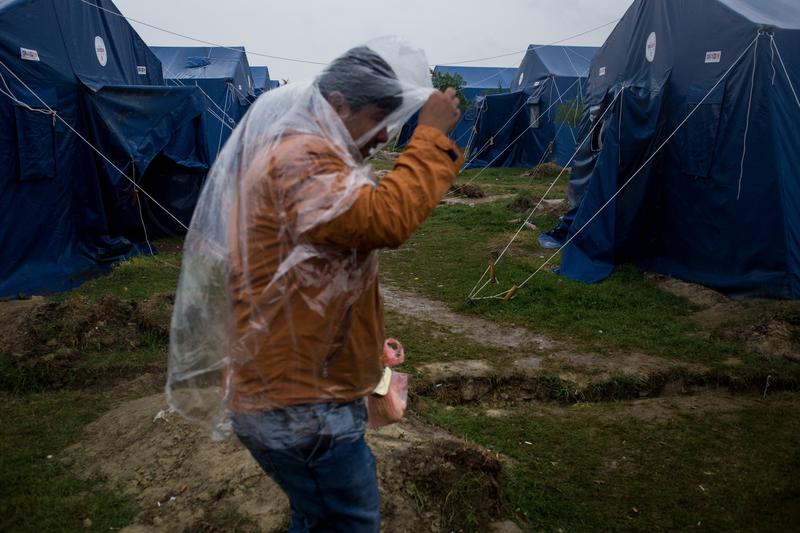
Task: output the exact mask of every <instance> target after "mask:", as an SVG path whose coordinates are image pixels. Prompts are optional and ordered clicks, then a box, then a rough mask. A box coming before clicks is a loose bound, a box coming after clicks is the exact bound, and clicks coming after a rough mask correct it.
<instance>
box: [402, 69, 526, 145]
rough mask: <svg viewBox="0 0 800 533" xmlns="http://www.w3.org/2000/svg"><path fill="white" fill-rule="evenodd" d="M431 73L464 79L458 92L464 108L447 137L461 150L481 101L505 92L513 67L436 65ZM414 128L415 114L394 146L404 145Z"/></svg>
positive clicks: (415, 122) (470, 131)
mask: <svg viewBox="0 0 800 533" xmlns="http://www.w3.org/2000/svg"><path fill="white" fill-rule="evenodd" d="M433 71H434V72H435V73H439V74H451V75H458V76H461V78H462V79H463V80H464V82H465V84H464V85H463V86H462V87H461V92H462V93H463V94H464V97H465V98H466V99H467V101H468V102H469V103H468V107H467V109H465V110H463V112H462V114H461V119H460V120H459V121H458V124H456V127H455V129H454V130H453V131H452V132H451V133H450V138H451V139H453V140H454V141H456V144H458V145H459V146H461V147H462V148H464V147H466V146H467V144H468V143H469V140H470V136H471V134H472V129H473V127H474V126H475V117H476V116H477V112H478V108H479V106H480V102H481V100H482V99H483V98H484V97H485V96H488V95H490V94H499V93H505V92H508V88H509V87H510V86H511V82H512V81H513V78H514V74H515V73H516V72H517V69H515V68H505V67H465V66H450V65H437V66H435V67H434V69H433ZM416 125H417V115H414V116H413V117H412V118H411V120H409V121H408V123H407V124H406V125H405V126H403V130H402V131H401V132H400V138H399V140H398V146H405V145H406V143H407V142H408V141H409V140H410V139H411V135H412V134H413V133H414V128H415V127H416Z"/></svg>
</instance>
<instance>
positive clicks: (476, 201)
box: [441, 194, 516, 206]
mask: <svg viewBox="0 0 800 533" xmlns="http://www.w3.org/2000/svg"><path fill="white" fill-rule="evenodd" d="M515 196H516V194H496V195H494V196H486V197H485V198H459V197H452V196H451V197H448V198H444V199H442V202H441V203H443V204H445V205H469V206H475V205H483V204H492V203H494V202H502V201H503V200H510V199H512V198H514V197H515Z"/></svg>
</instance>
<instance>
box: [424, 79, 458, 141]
mask: <svg viewBox="0 0 800 533" xmlns="http://www.w3.org/2000/svg"><path fill="white" fill-rule="evenodd" d="M458 104H459V100H458V96H457V95H456V90H455V89H453V88H452V87H448V88H447V90H446V91H444V92H438V91H437V92H435V93H433V94H432V95H431V97H430V98H428V101H427V102H425V105H424V106H422V109H420V111H419V124H423V125H425V126H433V127H434V128H437V129H438V130H440V131H441V132H442V133H444V134H445V135H447V134H448V133H450V132H451V131H453V128H455V127H456V124H457V123H458V119H459V118H460V117H461V111H460V110H459V109H458Z"/></svg>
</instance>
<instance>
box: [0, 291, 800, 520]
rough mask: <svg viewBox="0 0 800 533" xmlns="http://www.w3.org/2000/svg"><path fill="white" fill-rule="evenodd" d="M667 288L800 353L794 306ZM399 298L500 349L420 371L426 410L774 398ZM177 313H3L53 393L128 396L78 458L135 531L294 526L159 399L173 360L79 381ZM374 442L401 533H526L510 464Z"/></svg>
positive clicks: (416, 444) (386, 506)
mask: <svg viewBox="0 0 800 533" xmlns="http://www.w3.org/2000/svg"><path fill="white" fill-rule="evenodd" d="M654 280H655V281H656V282H657V283H659V285H660V286H662V287H663V288H664V289H665V290H668V291H670V292H673V293H675V294H679V295H681V296H684V297H686V298H688V299H689V300H690V302H692V303H694V304H695V305H696V306H697V312H696V313H695V314H694V315H693V316H691V317H687V319H691V320H696V321H698V322H700V323H702V324H703V325H704V328H703V331H708V332H709V333H707V334H709V335H722V336H724V335H735V337H732V338H735V339H737V340H741V342H745V343H747V345H748V346H750V347H752V348H753V350H754V351H756V352H758V353H763V354H764V356H765V357H785V358H788V359H793V360H796V359H797V358H798V354H800V350H798V348H799V347H800V342H798V339H799V338H800V337H798V332H800V323H796V322H794V318H793V315H791V313H789V314H788V315H787V314H786V313H780V312H779V311H780V306H781V304H780V303H774V304H771V307H770V309H777V311H775V313H773V314H770V313H767V314H764V313H763V306H758V305H756V304H754V303H748V302H737V301H733V300H729V299H727V298H725V297H724V296H722V295H720V294H718V293H715V292H714V291H710V290H708V289H703V288H699V287H697V286H694V285H689V284H685V283H683V282H678V281H676V280H671V279H668V278H661V277H655V278H654ZM383 294H384V299H385V302H386V306H387V308H388V309H389V310H391V311H394V312H397V313H400V314H402V315H406V316H408V317H412V318H413V319H415V320H417V321H418V322H419V324H420V326H421V327H428V326H435V327H430V328H429V329H438V330H439V331H444V332H446V333H448V334H453V335H458V336H463V337H465V338H467V339H469V340H470V341H472V342H475V343H477V344H480V345H481V346H483V347H485V349H486V352H487V357H486V358H485V359H472V360H462V361H458V362H454V363H432V364H428V365H421V366H419V367H418V368H417V369H416V373H415V375H414V381H413V385H412V411H413V408H414V406H415V402H417V401H419V400H420V399H421V398H423V397H429V398H435V399H437V400H439V401H441V402H443V403H444V404H446V405H452V406H457V405H470V406H474V407H476V408H479V409H481V410H483V411H484V412H485V413H486V414H487V415H489V416H493V417H502V416H504V415H505V412H506V411H505V410H506V409H510V408H514V407H516V406H519V405H521V404H528V405H530V407H531V409H530V412H531V413H532V416H581V415H584V414H585V415H587V416H595V413H594V412H593V411H592V405H591V403H586V402H596V401H606V400H625V401H624V402H620V403H619V404H617V405H616V407H615V408H613V409H604V410H603V412H602V416H606V417H615V416H619V417H633V418H640V419H643V420H661V419H665V418H669V417H674V416H677V415H678V414H680V413H681V412H687V411H691V412H697V411H702V412H709V413H714V414H722V415H724V414H725V413H727V412H731V411H735V410H737V409H741V408H742V407H746V406H748V405H753V404H755V403H757V402H759V401H761V395H760V394H750V395H746V396H743V395H741V394H736V393H737V392H741V391H738V390H736V387H734V386H732V385H733V384H732V383H731V382H729V381H726V380H725V375H724V374H722V375H720V374H719V372H718V371H714V372H712V371H710V370H709V369H707V368H705V367H703V366H701V365H695V364H689V363H683V362H679V361H672V360H668V359H664V358H658V357H652V356H648V355H645V354H635V353H610V354H602V355H601V354H593V353H583V352H581V351H580V350H576V349H575V348H574V347H573V346H571V345H570V344H569V342H568V341H564V340H554V339H552V338H549V337H547V336H543V335H540V334H537V333H535V332H532V331H529V330H527V329H525V328H520V327H504V326H499V325H498V324H496V323H494V322H488V321H486V320H483V319H480V318H477V317H470V316H465V315H461V314H457V313H455V312H453V311H452V310H450V309H449V308H448V307H447V306H445V305H444V304H442V303H439V302H434V301H431V300H427V299H425V298H421V297H419V296H417V295H415V294H412V293H409V292H405V291H401V290H398V289H396V288H392V287H384V289H383ZM171 306H172V297H171V296H169V295H156V296H153V297H151V298H149V299H147V300H144V301H142V302H135V301H130V300H121V299H118V298H114V297H105V298H102V299H100V300H97V301H93V300H89V299H81V298H72V299H70V300H65V301H49V300H45V299H42V298H34V299H31V300H25V301H13V302H2V303H0V353H4V354H9V355H10V356H11V358H12V360H13V361H15V364H18V365H23V366H24V365H29V366H30V365H33V366H34V367H35V368H36V369H37V372H36V373H35V374H36V375H37V376H38V377H37V379H38V381H37V383H35V384H34V385H36V386H37V387H39V388H43V389H45V390H46V389H54V388H63V387H73V388H95V389H96V388H103V387H108V386H109V384H110V383H111V384H113V386H112V387H111V388H110V389H108V390H106V391H105V392H106V394H109V395H110V396H111V397H114V398H117V399H118V401H117V404H116V407H115V408H114V409H112V410H111V411H109V412H108V413H106V414H105V415H104V416H102V417H101V418H100V419H99V420H97V421H95V422H94V423H92V424H91V425H90V426H89V427H88V428H87V430H86V432H85V435H84V437H83V438H82V439H81V441H80V442H79V443H77V444H75V445H74V446H72V447H71V448H69V450H68V451H67V453H65V455H64V457H62V460H63V461H64V462H65V463H67V464H68V465H70V466H71V468H72V469H73V470H74V471H75V472H77V473H79V474H80V475H81V476H86V477H92V476H100V477H101V478H105V479H107V480H108V482H109V483H110V484H112V486H114V487H118V489H119V490H120V491H122V492H123V493H125V494H127V495H129V496H130V497H131V498H132V499H134V500H135V501H136V502H137V503H138V505H139V508H140V509H141V512H140V513H139V515H138V516H137V518H136V520H135V523H134V524H133V525H132V526H130V527H129V528H127V530H128V531H130V532H137V531H168V532H173V531H175V532H178V531H217V530H222V529H225V528H226V527H230V524H231V523H232V521H234V522H236V523H237V524H238V530H241V531H282V530H284V529H285V527H286V525H287V523H288V506H287V502H286V499H285V497H284V496H283V495H282V493H281V491H280V490H279V489H278V488H277V487H276V486H275V485H274V484H273V483H271V482H270V481H269V480H268V479H267V478H266V477H265V476H264V475H263V474H262V473H261V472H260V470H259V469H258V467H257V465H256V464H255V462H254V461H252V459H251V458H250V457H249V455H248V453H247V452H246V451H245V450H244V449H243V448H242V447H241V446H240V445H239V444H238V443H237V442H236V441H235V439H231V440H227V441H224V442H221V443H218V442H213V441H212V440H211V439H210V438H209V436H208V435H207V434H206V433H205V431H203V430H201V429H199V428H198V427H195V426H193V425H190V424H188V423H187V422H185V421H184V420H183V419H181V418H180V417H179V416H177V415H176V414H175V413H171V412H169V410H168V409H167V406H166V404H165V401H164V397H163V394H161V393H160V392H159V391H160V389H161V387H162V385H163V375H164V371H165V367H164V362H163V360H162V361H161V362H157V363H154V364H153V365H152V367H149V370H148V372H147V373H146V374H145V375H140V376H138V377H136V376H133V375H126V374H125V372H124V371H121V372H120V373H119V374H118V375H112V376H109V375H107V374H102V373H101V374H98V373H94V372H92V369H91V368H88V367H87V368H84V369H83V371H76V370H75V369H76V368H80V367H81V366H80V364H79V363H81V361H82V356H83V354H84V353H88V352H98V351H106V352H113V353H116V352H120V353H122V352H124V351H125V350H131V349H137V348H141V347H146V346H152V345H153V344H154V343H155V344H156V345H163V343H164V342H165V339H166V338H167V336H168V324H169V316H170V313H171ZM419 317H425V318H424V319H422V320H420V319H419ZM787 317H788V318H787ZM426 321H430V323H428V322H426ZM743 323H744V324H747V327H742V326H741V324H743ZM731 324H738V326H737V327H735V328H732V327H730V325H731ZM159 343H160V344H159ZM497 353H502V354H505V355H503V356H502V357H499V358H498V357H495V356H494V354H497ZM732 364H733V363H732ZM139 372H140V370H139ZM26 375H30V373H27V374H26ZM8 379H13V376H11V377H10V378H8ZM6 385H8V384H6ZM773 386H774V387H780V382H779V381H778V380H776V381H774V382H773ZM104 390H105V389H104ZM751 392H753V391H751ZM766 392H767V391H766V390H765V391H764V393H765V394H766ZM368 440H369V442H370V445H371V446H372V448H373V450H374V452H375V455H376V457H377V460H378V465H379V477H380V481H381V494H382V505H383V508H382V511H383V516H384V528H383V529H384V530H385V531H392V532H393V531H433V532H436V531H459V530H464V531H491V530H496V531H506V532H510V531H516V530H518V529H517V527H516V526H515V525H514V524H513V523H510V522H508V521H507V520H505V521H504V517H507V516H508V515H509V513H508V510H507V509H505V508H504V507H503V500H502V496H501V495H502V486H503V483H504V462H505V459H504V458H503V457H500V456H498V455H496V454H494V453H491V452H489V451H488V450H485V449H482V448H480V447H478V446H476V445H474V444H470V443H467V442H464V441H462V440H460V439H457V438H455V437H453V436H452V435H450V434H448V433H446V432H444V431H442V430H440V429H436V428H433V427H430V426H428V425H426V424H424V423H422V422H421V421H419V420H418V419H416V418H415V417H414V416H413V413H412V415H411V416H409V417H408V419H407V420H406V421H404V422H403V423H401V424H398V425H395V426H391V427H388V428H384V429H381V430H377V431H371V432H370V434H369V436H368ZM237 521H238V522H237Z"/></svg>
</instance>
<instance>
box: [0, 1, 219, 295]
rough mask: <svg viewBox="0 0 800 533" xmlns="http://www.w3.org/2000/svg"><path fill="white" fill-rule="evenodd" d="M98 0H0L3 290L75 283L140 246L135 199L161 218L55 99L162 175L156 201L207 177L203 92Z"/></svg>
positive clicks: (135, 163)
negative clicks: (178, 77)
mask: <svg viewBox="0 0 800 533" xmlns="http://www.w3.org/2000/svg"><path fill="white" fill-rule="evenodd" d="M96 3H97V5H99V6H101V7H102V8H104V9H107V10H109V11H111V12H106V11H103V10H100V9H97V8H96V7H93V6H91V5H87V4H86V3H83V2H53V1H52V0H12V1H4V2H0V61H2V63H3V65H4V66H3V65H0V76H2V79H0V89H2V93H0V210H1V211H2V213H3V215H2V217H3V218H2V223H0V249H2V254H1V255H0V297H5V296H15V295H18V294H31V293H46V292H54V291H59V290H65V289H67V288H70V287H72V286H75V285H76V284H78V283H79V282H81V281H82V280H83V279H85V278H86V277H87V276H89V275H90V274H92V273H93V272H95V271H97V270H98V269H99V268H103V267H104V266H106V265H108V264H110V262H113V261H115V260H118V259H121V258H124V257H130V256H131V255H132V254H134V253H136V245H135V244H133V242H135V241H137V240H139V239H140V238H141V237H142V223H141V220H140V219H139V216H140V215H139V207H140V206H141V207H142V208H143V213H142V216H143V218H145V221H146V224H150V222H148V220H150V219H158V220H159V221H160V217H161V214H159V215H154V216H151V215H149V213H150V212H151V211H152V210H153V208H154V206H153V205H151V202H150V201H149V200H143V199H141V195H140V194H139V195H137V194H136V193H135V191H134V187H133V186H132V185H131V184H130V182H128V181H127V180H125V179H124V178H123V177H122V176H120V174H119V172H118V171H117V170H115V169H114V168H113V167H112V166H111V165H110V164H109V163H107V162H106V161H104V160H103V159H102V158H101V157H100V156H99V155H98V154H97V153H96V152H94V151H93V150H92V149H91V148H90V147H89V146H88V145H87V144H86V143H84V142H83V141H82V140H81V139H80V138H79V137H78V136H77V135H76V134H75V133H73V132H72V131H71V130H70V129H69V128H68V127H67V126H66V125H65V124H64V123H62V122H61V121H60V120H59V119H58V118H56V117H55V116H54V115H52V114H51V112H50V111H49V110H48V107H49V108H50V109H52V110H54V111H55V112H56V113H57V114H58V117H61V118H63V120H64V121H66V122H67V123H68V124H69V125H70V126H72V127H73V128H75V129H76V130H77V131H78V132H79V133H80V135H82V136H83V137H85V138H86V139H87V140H88V141H89V142H91V143H92V144H93V145H95V146H96V147H97V148H98V149H99V150H100V151H101V152H102V153H104V154H106V155H107V156H108V157H109V158H110V160H111V161H112V162H113V163H114V164H115V165H117V166H118V167H119V168H120V169H122V170H124V171H125V172H126V173H128V175H129V176H134V177H135V179H136V180H137V183H140V184H141V186H142V187H143V188H144V189H145V190H147V187H146V186H145V185H144V184H145V183H148V182H149V181H150V180H157V181H158V182H159V185H160V188H159V190H155V188H154V196H155V198H156V200H157V201H159V203H162V204H164V205H166V206H169V205H172V206H175V207H177V206H180V205H184V204H185V200H186V199H187V196H188V195H190V194H191V191H192V190H193V189H195V188H197V187H199V185H200V184H201V183H202V179H203V175H204V171H205V169H206V166H207V155H206V153H205V147H204V144H203V143H202V142H198V139H199V135H200V133H199V132H200V131H201V127H202V124H201V121H202V113H203V109H204V107H205V106H204V103H203V97H202V95H201V94H200V93H199V91H197V90H196V89H173V88H168V87H164V86H163V83H164V81H163V78H162V75H161V65H160V62H159V61H158V59H157V58H156V57H155V56H154V55H153V54H152V53H150V51H149V49H148V48H147V46H146V45H145V44H144V42H143V41H142V40H141V39H140V38H139V36H138V35H137V34H136V32H135V31H134V30H133V29H132V28H131V27H130V26H129V25H128V23H127V22H126V21H125V19H124V18H122V17H120V16H116V15H114V14H113V13H119V11H118V10H117V8H116V7H115V6H114V4H113V3H112V2H111V1H108V0H97V1H96ZM15 76H18V77H19V80H18V79H17V78H16V77H15ZM20 80H21V81H20ZM26 85H27V87H29V88H30V90H29V89H28V88H27V87H26ZM159 85H161V86H159ZM34 93H35V94H36V95H38V98H37V96H35V95H34ZM40 98H41V100H40ZM134 167H135V171H134ZM189 174H191V178H188V177H187V176H188V175H189ZM148 192H150V191H148ZM162 192H166V193H167V194H162ZM190 214H191V211H189V212H188V215H190ZM179 215H182V216H184V219H185V220H186V221H188V216H187V212H185V211H184V212H179ZM170 229H172V228H170V227H167V226H164V228H163V230H170ZM148 231H149V232H150V234H151V236H152V235H153V234H158V233H159V232H160V231H159V228H158V227H153V226H152V225H148Z"/></svg>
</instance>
